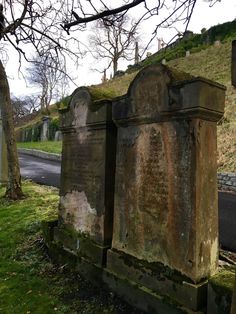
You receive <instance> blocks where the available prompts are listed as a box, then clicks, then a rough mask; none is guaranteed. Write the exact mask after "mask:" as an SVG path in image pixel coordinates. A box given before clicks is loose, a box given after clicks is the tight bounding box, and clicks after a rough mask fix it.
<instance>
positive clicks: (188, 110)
mask: <svg viewBox="0 0 236 314" xmlns="http://www.w3.org/2000/svg"><path fill="white" fill-rule="evenodd" d="M224 96H225V88H224V87H223V86H221V85H219V84H215V83H213V82H211V81H208V80H205V79H202V78H194V77H190V76H189V75H187V74H179V73H177V72H175V71H171V70H170V69H169V68H168V67H166V66H163V65H156V66H151V67H148V68H146V69H144V70H143V71H141V72H140V73H139V74H138V75H137V76H136V78H135V79H134V81H133V82H132V83H131V85H130V87H129V91H128V94H127V96H125V97H123V98H120V99H118V100H117V101H115V103H114V105H113V119H114V121H115V123H116V125H117V127H118V134H117V158H116V183H115V205H114V229H113V240H112V249H111V250H108V256H107V268H108V270H110V271H111V272H112V273H115V274H116V275H117V276H118V277H119V276H121V275H122V276H124V277H125V278H126V279H127V280H130V281H132V282H136V283H137V284H138V285H142V286H144V287H145V288H149V289H151V290H152V291H156V292H157V293H160V294H166V295H168V297H170V296H171V297H173V298H175V299H177V300H178V301H180V303H182V304H184V305H186V306H188V307H190V308H192V309H193V310H198V309H199V308H201V307H202V306H204V304H203V303H204V301H203V300H205V299H206V282H205V279H206V278H208V277H209V276H211V275H212V274H214V273H215V272H216V271H217V266H218V209H217V179H216V154H217V152H216V122H217V121H218V120H219V119H220V118H221V117H222V115H223V111H224Z"/></svg>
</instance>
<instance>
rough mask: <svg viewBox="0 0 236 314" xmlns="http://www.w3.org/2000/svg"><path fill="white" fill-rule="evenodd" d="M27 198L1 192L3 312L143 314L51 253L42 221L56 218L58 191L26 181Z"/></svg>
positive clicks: (0, 295) (0, 307)
mask: <svg viewBox="0 0 236 314" xmlns="http://www.w3.org/2000/svg"><path fill="white" fill-rule="evenodd" d="M24 192H25V194H26V196H27V197H26V199H24V200H20V201H17V202H11V201H7V200H6V199H4V198H3V195H4V188H2V187H1V188H0V313H4V314H11V313H14V314H21V313H22V314H30V313H35V314H47V313H66V314H68V313H69V314H73V313H140V312H136V311H135V310H133V309H132V308H130V307H129V306H128V305H126V304H125V303H123V302H121V301H120V300H119V299H118V298H116V297H114V296H113V295H112V294H110V293H107V292H105V291H103V290H102V289H96V288H93V287H92V286H91V284H89V283H88V282H86V281H84V280H82V279H81V278H80V276H79V275H78V274H77V273H72V272H70V271H69V270H68V269H67V268H66V266H65V267H59V266H58V267H56V266H55V265H53V264H52V263H51V261H50V259H49V258H48V255H47V254H46V248H45V246H44V243H43V239H42V234H41V229H40V226H41V221H42V220H45V219H46V220H47V219H52V218H54V217H56V213H57V206H58V190H57V189H55V188H49V187H44V186H40V185H36V184H33V183H31V182H24Z"/></svg>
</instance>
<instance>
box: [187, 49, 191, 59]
mask: <svg viewBox="0 0 236 314" xmlns="http://www.w3.org/2000/svg"><path fill="white" fill-rule="evenodd" d="M189 56H190V51H189V50H187V51H186V57H187V58H188V57H189Z"/></svg>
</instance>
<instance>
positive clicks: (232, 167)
mask: <svg viewBox="0 0 236 314" xmlns="http://www.w3.org/2000/svg"><path fill="white" fill-rule="evenodd" d="M154 63H156V61H154ZM167 65H168V66H170V67H172V68H175V69H177V70H181V71H185V72H187V73H190V74H192V75H194V76H202V77H206V78H208V79H211V80H213V81H216V82H219V83H221V84H223V85H225V86H226V87H227V91H226V103H225V114H224V117H223V119H222V120H221V121H220V122H219V123H218V170H219V171H224V172H236V89H235V88H233V87H232V86H231V41H228V42H225V43H223V44H221V45H220V46H219V47H218V46H214V45H213V46H209V47H208V48H207V49H205V50H202V51H200V52H197V53H194V54H191V55H190V56H189V57H183V58H179V59H175V60H171V61H169V62H167ZM137 72H138V71H136V72H132V73H126V74H125V75H123V76H122V77H118V78H114V79H113V80H110V81H108V82H106V83H104V84H99V85H93V86H91V87H90V89H91V90H92V91H93V93H94V94H95V95H98V96H99V97H98V98H101V96H104V95H105V96H109V98H112V97H115V96H119V95H123V94H125V93H126V92H127V89H128V86H129V83H130V82H131V81H132V80H133V78H134V77H135V75H136V74H137ZM54 107H55V106H54ZM55 115H56V111H55V108H54V110H53V114H52V116H54V117H55ZM38 120H39V117H38V116H37V117H35V118H34V119H33V120H31V121H28V122H27V124H26V123H24V125H23V126H22V125H21V127H26V125H27V126H29V125H31V126H32V125H33V124H35V123H36V122H37V121H38Z"/></svg>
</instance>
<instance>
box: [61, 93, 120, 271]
mask: <svg viewBox="0 0 236 314" xmlns="http://www.w3.org/2000/svg"><path fill="white" fill-rule="evenodd" d="M61 130H62V133H63V148H62V168H61V178H62V179H61V188H60V206H59V226H58V228H57V229H56V230H55V239H56V241H58V242H61V243H62V244H63V246H64V247H65V248H66V249H69V250H71V251H73V252H75V254H78V255H79V256H83V257H85V258H87V259H88V260H91V261H93V262H95V263H96V264H99V265H103V264H104V262H105V258H106V251H107V249H108V247H110V246H111V238H112V221H113V202H114V177H115V150H116V127H115V125H114V124H113V122H112V108H111V103H110V102H109V101H102V102H96V103H94V102H93V101H92V95H91V94H90V91H89V89H87V88H83V87H81V88H78V89H76V90H75V92H74V93H73V95H72V98H71V101H70V104H69V107H68V109H67V110H64V111H63V113H62V115H61Z"/></svg>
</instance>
